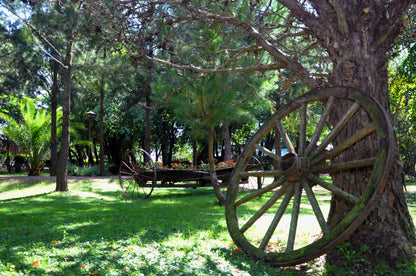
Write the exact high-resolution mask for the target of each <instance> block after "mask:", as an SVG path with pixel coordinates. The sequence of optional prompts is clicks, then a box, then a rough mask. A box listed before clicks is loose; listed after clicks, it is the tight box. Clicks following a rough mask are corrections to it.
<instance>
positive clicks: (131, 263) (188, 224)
mask: <svg viewBox="0 0 416 276" xmlns="http://www.w3.org/2000/svg"><path fill="white" fill-rule="evenodd" d="M84 184H85V183H84ZM81 190H86V191H88V188H85V187H83V188H82V189H81ZM164 192H165V191H163V193H164ZM186 192H187V193H188V192H191V194H187V193H184V192H183V191H181V192H180V193H178V194H176V193H174V195H171V196H169V194H163V193H162V194H160V195H157V196H156V197H155V198H150V199H147V200H142V199H137V200H124V199H121V197H120V195H121V192H120V191H101V190H95V191H94V193H96V194H99V195H100V196H103V197H116V198H113V200H104V199H102V198H99V197H87V198H86V197H82V196H79V195H76V194H72V195H71V194H65V193H61V194H57V193H50V194H47V195H41V196H39V195H38V196H32V197H27V198H24V199H14V200H7V201H1V202H0V215H1V219H0V220H1V221H0V245H1V246H0V248H1V249H0V268H1V269H6V270H9V269H10V270H15V271H19V272H22V273H24V274H30V273H33V274H34V275H41V274H47V275H48V274H53V273H58V272H60V271H64V272H71V273H73V274H74V275H83V274H88V273H92V272H94V271H98V272H99V273H100V275H101V274H105V272H106V270H112V271H117V275H123V274H125V275H130V274H131V273H133V274H134V272H140V273H144V274H145V275H149V274H152V273H153V274H156V275H160V274H164V275H177V273H178V271H181V273H182V274H183V275H198V274H201V273H202V274H205V275H232V273H231V272H229V268H220V267H219V266H218V264H215V263H214V261H212V264H211V261H209V258H211V257H209V256H211V253H212V252H210V250H209V249H208V252H205V253H204V254H205V255H207V256H208V257H204V256H203V255H204V254H202V253H201V252H202V251H201V250H202V249H198V247H199V245H201V246H202V247H206V246H208V245H207V244H203V243H204V242H208V243H209V240H210V239H214V240H224V237H225V240H229V237H228V233H227V229H226V226H225V223H224V210H223V207H219V206H215V205H214V204H213V201H214V198H215V195H213V192H211V191H208V189H207V190H187V191H186ZM206 233H208V234H206ZM204 235H209V238H208V237H207V238H206V241H204V238H203V237H204ZM201 237H202V238H201ZM172 240H173V242H174V243H177V245H174V246H173V247H167V246H166V245H165V244H169V243H170V242H172ZM179 240H180V241H179ZM217 242H218V241H217ZM129 248H130V249H129ZM175 250H177V251H180V252H187V253H186V254H184V253H182V256H176V257H172V256H171V257H169V256H170V255H171V252H172V251H175ZM225 250H226V249H225ZM187 254H188V255H187ZM198 254H199V255H200V256H201V257H202V258H204V259H206V261H205V262H204V263H198V264H197V265H195V267H193V266H192V265H190V264H189V263H190V260H189V258H191V257H190V255H192V256H193V257H192V258H194V259H196V260H197V259H198V257H197V256H196V255H198ZM194 255H195V256H194ZM39 259H41V260H40V261H39V262H40V264H39V265H37V264H35V262H37V261H38V260H39ZM45 260H47V261H45ZM45 262H47V263H48V264H46V263H45ZM53 264H55V265H53ZM246 270H247V269H246ZM184 271H185V273H184ZM186 271H188V272H189V273H188V272H186ZM86 272H88V273H86Z"/></svg>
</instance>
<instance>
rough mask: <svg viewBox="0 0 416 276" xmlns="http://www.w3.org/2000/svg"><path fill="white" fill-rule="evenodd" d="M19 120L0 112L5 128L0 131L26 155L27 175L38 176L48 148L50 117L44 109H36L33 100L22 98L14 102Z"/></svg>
mask: <svg viewBox="0 0 416 276" xmlns="http://www.w3.org/2000/svg"><path fill="white" fill-rule="evenodd" d="M16 105H17V107H18V110H19V111H20V118H13V117H11V116H10V115H9V114H6V113H5V112H0V118H2V119H3V120H4V121H5V123H6V126H5V127H3V128H2V129H1V130H2V132H3V133H4V135H6V136H7V137H8V138H9V139H10V140H11V141H13V142H14V143H15V144H16V145H17V146H18V147H19V148H20V149H21V150H22V151H23V152H24V153H25V154H27V155H28V162H29V175H39V174H40V171H41V169H42V168H43V166H44V164H43V159H44V158H45V155H46V153H47V152H48V150H49V146H50V127H51V116H50V113H49V112H48V111H47V110H45V109H37V107H36V102H35V100H33V99H30V98H28V97H24V98H23V99H21V100H17V101H16Z"/></svg>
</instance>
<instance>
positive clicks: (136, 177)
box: [119, 149, 157, 198]
mask: <svg viewBox="0 0 416 276" xmlns="http://www.w3.org/2000/svg"><path fill="white" fill-rule="evenodd" d="M145 155H146V156H147V157H148V159H149V160H150V161H149V162H148V163H145V158H144V157H145ZM119 180H120V187H121V189H122V191H123V193H124V195H125V196H126V197H127V198H135V197H139V196H143V197H144V198H148V197H150V195H151V194H152V192H153V189H154V187H155V185H156V180H157V174H156V166H155V164H154V162H153V160H152V158H151V156H150V154H149V153H147V152H146V151H145V150H143V149H133V150H130V151H129V152H127V153H126V154H125V155H124V157H123V159H122V161H121V163H120V169H119ZM148 182H150V183H151V184H148Z"/></svg>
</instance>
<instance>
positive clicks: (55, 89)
mask: <svg viewBox="0 0 416 276" xmlns="http://www.w3.org/2000/svg"><path fill="white" fill-rule="evenodd" d="M51 67H52V71H53V73H52V74H53V75H52V89H51V163H50V165H49V173H50V176H55V175H56V165H57V162H58V144H57V141H56V120H57V118H56V111H57V108H58V93H59V85H58V70H59V65H58V64H57V63H56V62H55V61H52V62H51Z"/></svg>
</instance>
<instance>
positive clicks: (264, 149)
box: [254, 144, 282, 161]
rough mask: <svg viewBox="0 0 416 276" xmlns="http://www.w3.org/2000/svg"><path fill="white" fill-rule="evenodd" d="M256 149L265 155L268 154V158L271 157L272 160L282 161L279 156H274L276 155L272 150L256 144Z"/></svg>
mask: <svg viewBox="0 0 416 276" xmlns="http://www.w3.org/2000/svg"><path fill="white" fill-rule="evenodd" d="M254 148H255V149H258V150H259V151H261V152H263V153H264V154H266V155H267V156H269V157H270V158H272V159H274V160H277V161H280V160H281V159H282V158H281V157H280V156H279V155H277V154H274V153H273V152H271V151H270V150H268V149H266V148H265V147H262V146H260V145H257V144H255V145H254Z"/></svg>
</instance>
